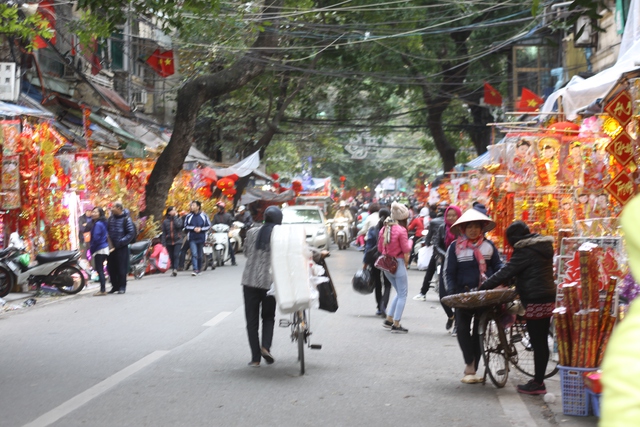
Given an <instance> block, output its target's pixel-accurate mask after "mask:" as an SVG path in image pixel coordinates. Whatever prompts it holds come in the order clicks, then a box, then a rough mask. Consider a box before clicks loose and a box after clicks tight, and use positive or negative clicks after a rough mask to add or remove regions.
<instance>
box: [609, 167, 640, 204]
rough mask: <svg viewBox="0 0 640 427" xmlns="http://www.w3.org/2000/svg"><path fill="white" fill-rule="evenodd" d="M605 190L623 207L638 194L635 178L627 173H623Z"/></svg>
mask: <svg viewBox="0 0 640 427" xmlns="http://www.w3.org/2000/svg"><path fill="white" fill-rule="evenodd" d="M604 189H605V190H606V191H607V192H609V194H611V195H612V196H613V197H614V198H615V199H616V200H617V201H618V203H620V204H621V205H622V206H624V205H625V204H626V203H627V202H628V201H629V200H631V199H632V198H633V196H634V195H635V194H636V187H635V183H634V182H633V178H631V177H630V176H629V174H627V173H626V172H624V171H622V172H620V173H619V174H618V175H616V177H615V178H613V179H612V180H611V182H609V183H608V184H607V185H606V186H605V187H604Z"/></svg>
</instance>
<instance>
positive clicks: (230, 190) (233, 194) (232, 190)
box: [222, 188, 236, 197]
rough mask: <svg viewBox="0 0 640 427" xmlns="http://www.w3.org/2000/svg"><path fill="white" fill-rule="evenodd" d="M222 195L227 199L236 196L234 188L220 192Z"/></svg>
mask: <svg viewBox="0 0 640 427" xmlns="http://www.w3.org/2000/svg"><path fill="white" fill-rule="evenodd" d="M222 194H224V195H225V196H227V197H233V196H235V195H236V189H235V188H227V189H226V190H222Z"/></svg>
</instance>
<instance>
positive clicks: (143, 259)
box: [129, 240, 151, 280]
mask: <svg viewBox="0 0 640 427" xmlns="http://www.w3.org/2000/svg"><path fill="white" fill-rule="evenodd" d="M150 247H151V240H141V241H139V242H135V243H131V244H130V245H129V274H132V275H133V277H134V278H135V279H136V280H140V279H142V277H143V276H144V273H145V271H147V265H148V264H149V248H150Z"/></svg>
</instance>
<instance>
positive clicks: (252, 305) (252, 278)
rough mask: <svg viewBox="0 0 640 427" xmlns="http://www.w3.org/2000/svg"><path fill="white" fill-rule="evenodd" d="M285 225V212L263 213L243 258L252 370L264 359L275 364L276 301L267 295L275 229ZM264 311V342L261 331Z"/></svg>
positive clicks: (274, 209) (250, 234) (250, 233)
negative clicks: (262, 218)
mask: <svg viewBox="0 0 640 427" xmlns="http://www.w3.org/2000/svg"><path fill="white" fill-rule="evenodd" d="M280 224H282V211H281V210H280V209H279V208H277V207H276V206H269V207H268V208H267V209H266V210H265V211H264V224H263V225H262V226H260V227H254V228H252V229H250V230H249V231H247V240H246V245H245V247H244V255H245V257H246V258H247V263H246V264H245V267H244V272H243V273H242V283H241V284H242V292H243V296H244V314H245V318H246V321H247V335H248V338H249V346H250V347H251V361H250V362H249V366H251V367H259V366H260V360H261V358H264V360H265V361H266V362H267V364H272V363H273V362H274V361H275V359H274V357H273V355H271V343H272V340H273V327H274V325H275V318H276V299H275V297H274V296H273V295H268V291H269V289H270V288H271V284H272V283H273V278H272V276H271V233H272V231H273V228H274V227H275V226H276V225H280ZM261 309H262V342H261V341H260V338H259V334H258V329H259V323H260V312H261Z"/></svg>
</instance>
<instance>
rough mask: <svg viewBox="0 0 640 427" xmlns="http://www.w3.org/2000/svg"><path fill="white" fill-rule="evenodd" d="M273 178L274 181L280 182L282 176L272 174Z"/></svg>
mask: <svg viewBox="0 0 640 427" xmlns="http://www.w3.org/2000/svg"><path fill="white" fill-rule="evenodd" d="M271 178H272V179H273V180H274V181H277V180H279V179H280V175H278V174H277V173H272V174H271Z"/></svg>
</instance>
